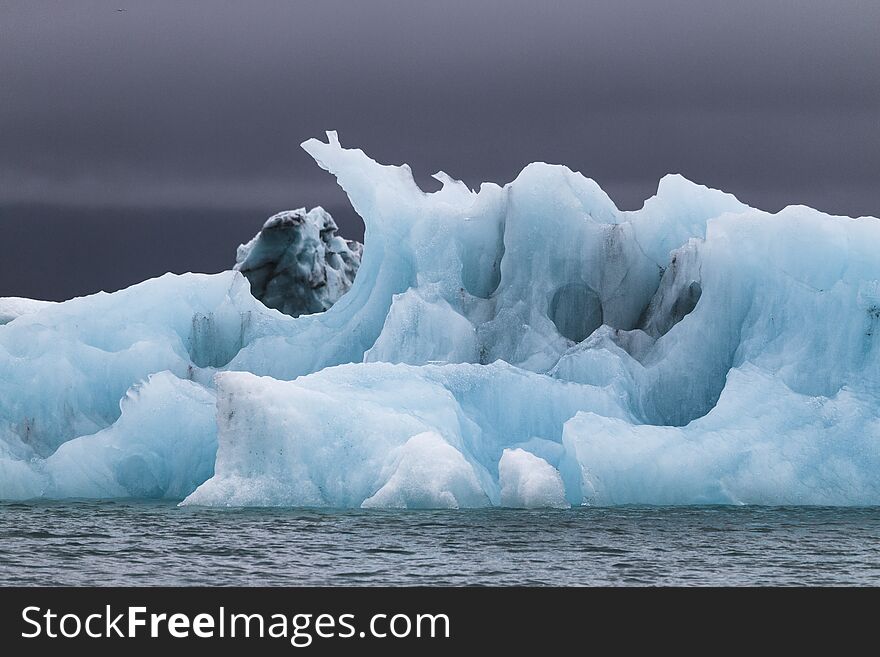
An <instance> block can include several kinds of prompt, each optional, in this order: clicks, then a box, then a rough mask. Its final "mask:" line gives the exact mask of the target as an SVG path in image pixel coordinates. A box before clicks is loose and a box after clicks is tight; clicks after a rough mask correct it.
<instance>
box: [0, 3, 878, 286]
mask: <svg viewBox="0 0 880 657" xmlns="http://www.w3.org/2000/svg"><path fill="white" fill-rule="evenodd" d="M117 9H125V11H117ZM878 26H880V2H876V1H873V0H872V1H858V0H829V1H827V2H817V1H814V0H801V1H781V0H736V1H735V2H733V1H725V2H707V1H705V0H672V1H668V0H667V1H664V2H657V1H656V0H638V1H627V0H608V1H599V2H590V1H587V0H581V1H571V2H550V1H548V0H543V1H541V2H534V1H533V2H522V1H518V0H505V1H502V0H498V1H481V0H468V1H462V2H451V1H440V0H437V1H435V2H421V1H416V0H347V1H345V2H340V1H337V0H321V1H320V2H304V1H301V2H268V1H249V2H235V3H233V2H219V1H215V2H194V1H192V0H189V1H187V2H179V1H176V0H169V1H157V0H153V1H150V2H133V1H130V0H114V1H113V2H98V1H88V0H78V1H77V2H41V1H38V0H20V1H10V0H4V1H3V2H2V3H0V242H2V244H3V254H4V255H3V258H2V259H0V295H4V294H5V295H28V296H36V297H43V298H55V299H58V298H66V297H69V296H72V295H77V294H83V293H87V292H92V291H96V290H98V289H106V290H114V289H118V288H119V287H121V286H124V285H128V284H130V283H132V282H135V281H137V280H140V279H142V278H145V277H149V276H154V275H158V274H160V273H163V272H164V271H167V270H173V271H187V270H196V271H217V270H220V269H223V268H227V267H228V266H230V265H231V264H232V261H233V260H234V253H235V247H236V246H237V244H238V243H239V242H240V241H242V240H244V239H247V238H248V237H249V236H250V235H251V234H253V233H254V232H255V231H256V230H257V229H258V227H259V225H260V223H261V221H262V220H263V219H265V217H266V216H268V214H270V213H272V212H274V211H277V210H281V209H286V208H292V207H298V206H302V205H308V206H312V205H316V204H322V205H324V206H325V207H327V208H328V209H329V210H330V211H331V212H333V213H334V214H335V215H336V216H337V217H338V219H339V223H340V224H341V225H342V227H343V229H344V231H345V232H346V233H348V234H350V235H352V236H355V237H357V236H359V235H360V234H361V230H362V229H361V227H360V226H359V225H358V223H357V219H356V218H355V217H354V215H353V213H352V211H351V209H350V207H348V206H347V204H346V200H345V197H344V195H343V194H342V192H341V191H340V190H339V189H338V188H337V187H336V186H335V182H334V181H333V179H332V177H330V176H329V175H328V174H326V173H325V172H323V171H321V170H320V169H319V168H318V167H317V166H316V165H315V164H314V163H313V162H312V161H311V160H310V158H309V157H308V156H307V155H306V153H305V152H304V151H302V150H301V149H300V148H299V143H300V142H302V141H303V140H304V139H307V138H309V137H312V136H323V132H324V131H325V130H328V129H336V130H338V131H339V133H340V138H341V140H342V142H343V144H345V145H352V146H359V147H361V148H363V149H364V150H365V151H367V153H369V154H370V155H372V156H373V157H374V158H376V159H378V160H380V161H383V162H389V163H400V162H408V163H409V164H410V165H411V166H412V168H413V170H414V172H415V173H416V177H417V179H418V180H419V181H421V182H424V181H426V180H427V176H428V175H430V174H431V173H433V172H435V171H437V170H439V169H442V170H444V171H447V172H448V173H450V174H451V175H454V176H456V177H460V178H462V179H463V180H465V181H466V182H468V183H470V184H471V185H476V184H478V183H479V182H481V181H483V180H492V181H495V182H500V183H503V182H508V181H510V180H511V179H513V177H515V175H516V174H517V172H518V171H519V170H520V169H521V168H522V167H523V166H524V165H525V164H527V163H528V162H530V161H533V160H544V161H549V162H558V163H563V164H567V165H569V166H571V167H572V168H574V169H577V170H580V171H582V172H583V173H584V174H585V175H588V176H591V177H593V178H595V179H596V180H597V181H598V182H599V183H600V184H601V185H602V186H603V187H604V188H605V189H606V190H607V191H608V193H609V194H610V195H611V197H612V198H613V199H614V200H615V201H616V202H617V203H618V205H619V206H620V207H622V208H624V209H633V208H637V207H640V206H641V203H642V201H643V200H644V199H645V198H647V197H648V196H650V195H651V194H652V193H653V192H654V191H655V189H656V184H657V180H658V179H659V178H660V177H661V176H662V175H663V174H665V173H668V172H680V173H682V174H684V175H685V176H687V177H688V178H690V179H692V180H695V181H697V182H701V183H704V184H708V185H711V186H715V187H720V188H723V189H725V190H727V191H730V192H733V193H735V194H736V195H737V196H739V197H740V198H741V199H742V200H744V201H746V202H748V203H750V204H752V205H756V206H758V207H762V208H765V209H768V210H777V209H779V208H781V207H783V206H784V205H786V204H789V203H803V204H807V205H812V206H814V207H817V208H820V209H822V210H825V211H828V212H834V213H839V214H848V215H864V214H869V215H875V216H876V215H880V72H878V71H880V37H878ZM426 186H429V185H426Z"/></svg>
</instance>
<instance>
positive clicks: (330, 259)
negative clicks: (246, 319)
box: [234, 207, 363, 317]
mask: <svg viewBox="0 0 880 657" xmlns="http://www.w3.org/2000/svg"><path fill="white" fill-rule="evenodd" d="M337 230H338V228H337V226H336V222H335V221H333V217H331V216H330V214H329V213H328V212H327V211H326V210H324V209H323V208H320V207H319V208H313V209H311V210H309V211H308V212H306V209H305V208H300V209H298V210H291V211H287V212H279V213H278V214H276V215H273V216H272V217H270V218H269V219H268V220H267V221H266V223H265V224H264V225H263V228H262V229H261V230H260V232H259V233H257V234H256V235H255V236H254V238H253V239H252V240H251V241H250V242H248V243H247V244H242V245H241V246H239V247H238V252H237V253H236V258H235V260H236V262H235V267H234V269H235V270H236V271H240V272H241V273H242V274H244V275H245V277H246V278H247V279H248V281H249V282H250V284H251V293H252V294H253V295H254V296H255V297H256V298H257V299H259V300H260V301H262V302H263V303H264V304H265V305H267V306H268V307H269V308H275V309H277V310H280V311H281V312H283V313H285V314H287V315H290V316H292V317H299V316H300V315H304V314H309V313H318V312H323V311H325V310H327V309H328V308H329V307H330V306H332V305H333V304H334V303H336V302H337V301H338V300H339V298H340V297H341V296H342V295H343V294H345V293H346V292H348V290H349V289H350V288H351V284H352V282H353V281H354V277H355V275H356V274H357V270H358V267H359V266H360V263H361V252H362V251H363V245H362V244H360V243H359V242H354V241H351V240H345V239H343V238H342V237H341V236H339V235H337V234H336V231H337Z"/></svg>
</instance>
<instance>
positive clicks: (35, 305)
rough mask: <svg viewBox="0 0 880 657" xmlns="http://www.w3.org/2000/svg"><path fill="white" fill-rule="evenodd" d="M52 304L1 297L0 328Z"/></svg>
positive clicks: (49, 302) (35, 300)
mask: <svg viewBox="0 0 880 657" xmlns="http://www.w3.org/2000/svg"><path fill="white" fill-rule="evenodd" d="M51 304H52V302H51V301H40V300H39V299H25V298H23V297H0V326H2V325H3V324H8V323H9V322H11V321H12V320H13V319H15V318H16V317H21V316H22V315H27V314H28V313H33V312H36V311H38V310H40V309H41V308H45V307H46V306H49V305H51Z"/></svg>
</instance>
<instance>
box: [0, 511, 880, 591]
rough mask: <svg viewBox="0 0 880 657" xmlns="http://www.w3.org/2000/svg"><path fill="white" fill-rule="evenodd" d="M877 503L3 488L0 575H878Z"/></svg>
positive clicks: (477, 581)
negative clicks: (373, 500)
mask: <svg viewBox="0 0 880 657" xmlns="http://www.w3.org/2000/svg"><path fill="white" fill-rule="evenodd" d="M878 584H880V508H825V507H822V508H817V507H783V508H771V507H613V508H578V509H572V510H552V511H550V510H547V511H518V510H499V509H488V510H467V511H351V510H303V509H248V510H241V509H228V510H226V509H223V510H220V509H201V508H191V507H190V508H178V507H177V506H176V505H175V504H173V503H167V502H157V503H144V502H131V503H129V502H96V503H91V502H81V503H69V502H67V503H42V502H41V503H2V504H0V585H291V586H295V585H407V586H412V585H528V586H531V585H878Z"/></svg>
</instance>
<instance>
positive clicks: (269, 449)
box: [0, 133, 880, 508]
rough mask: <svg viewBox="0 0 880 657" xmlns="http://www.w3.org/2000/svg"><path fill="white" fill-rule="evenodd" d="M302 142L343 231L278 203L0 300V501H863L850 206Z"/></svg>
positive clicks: (873, 359) (866, 402) (879, 232)
mask: <svg viewBox="0 0 880 657" xmlns="http://www.w3.org/2000/svg"><path fill="white" fill-rule="evenodd" d="M303 147H304V148H305V150H306V151H307V152H308V153H309V154H310V155H312V157H313V158H314V159H315V161H316V162H317V163H318V164H319V166H321V167H322V168H324V169H326V170H328V171H329V172H330V173H332V174H333V175H334V176H336V178H337V180H338V182H339V184H340V186H341V187H342V188H343V189H344V190H345V191H346V193H347V194H348V196H349V198H350V200H351V202H352V205H353V207H354V208H355V210H356V211H357V212H358V213H359V214H360V216H361V217H363V219H364V222H365V226H366V233H365V234H366V239H365V244H366V248H364V249H363V251H361V249H360V245H358V244H356V243H352V242H348V241H345V240H343V239H342V238H341V237H339V236H338V235H337V234H336V227H335V223H333V221H332V218H331V217H329V215H327V213H325V212H324V211H323V210H321V209H320V208H316V209H314V210H311V211H308V212H307V211H306V210H305V209H302V210H296V211H292V212H287V213H281V214H279V215H275V216H274V217H273V218H271V219H270V220H269V221H268V222H266V224H265V225H264V226H263V229H262V230H261V231H260V233H259V234H258V235H257V236H256V237H255V238H254V240H252V241H251V242H249V243H248V244H247V245H243V247H242V248H241V249H240V250H239V254H238V257H237V262H236V266H235V269H234V270H233V271H228V272H224V273H221V274H216V275H200V274H184V275H180V276H175V275H170V274H169V275H165V276H162V277H159V278H157V279H153V280H149V281H145V282H143V283H141V284H138V285H135V286H132V287H131V288H128V289H126V290H122V291H120V292H117V293H114V294H103V293H101V294H97V295H93V296H90V297H84V298H80V299H74V300H71V301H67V302H64V303H60V304H37V303H29V302H28V301H27V300H3V301H0V310H4V309H5V310H4V312H6V314H5V315H4V317H5V318H6V323H5V324H3V325H0V498H4V499H23V498H31V497H54V498H65V497H77V498H106V497H166V498H170V499H178V500H183V503H185V504H199V505H216V506H242V505H245V506H252V505H257V506H263V505H282V506H329V507H360V506H362V507H365V508H376V507H383V508H389V507H393V508H425V507H430V508H438V507H441V508H463V507H476V506H490V505H493V506H498V505H500V506H509V507H525V508H531V507H554V508H558V507H567V506H572V505H581V504H630V503H647V504H695V503H732V504H740V503H760V504H877V503H880V420H878V415H880V414H878V412H877V411H878V406H880V403H878V402H880V355H878V354H880V349H878V348H877V341H878V339H880V338H878V337H877V336H878V330H880V310H878V309H880V283H878V281H880V259H878V258H877V257H876V253H877V252H878V249H880V221H878V219H876V218H871V217H862V218H857V219H853V218H847V217H835V216H830V215H826V214H823V213H821V212H819V211H816V210H812V209H810V208H805V207H801V206H791V207H788V208H785V209H784V210H782V211H780V212H778V213H775V214H770V213H766V212H763V211H760V210H757V209H753V208H749V207H748V206H746V205H745V204H743V203H741V202H739V201H738V200H737V199H736V198H734V197H733V196H731V195H729V194H725V193H723V192H720V191H717V190H713V189H709V188H706V187H703V186H701V185H697V184H695V183H692V182H690V181H687V180H686V179H684V178H683V177H681V176H677V175H672V176H666V177H664V178H663V179H662V180H661V181H660V183H659V185H658V191H657V194H656V195H655V196H654V197H652V198H651V199H648V200H647V201H646V202H645V204H644V206H643V207H642V208H641V209H640V210H636V211H620V210H618V208H617V207H616V206H615V205H614V203H613V202H612V200H611V199H610V198H609V197H608V196H607V194H605V193H604V192H603V191H602V190H601V188H600V187H599V185H598V184H596V183H595V182H594V181H593V180H591V179H589V178H586V177H584V176H582V175H581V174H579V173H576V172H574V171H572V170H570V169H568V168H567V167H564V166H556V165H549V164H543V163H534V164H530V165H529V166H527V167H526V168H525V169H523V171H522V172H521V173H520V174H519V176H517V178H516V179H515V180H514V181H513V182H511V183H509V184H507V185H504V186H499V185H496V184H493V183H484V184H483V185H481V186H480V187H479V189H478V190H471V189H469V188H468V187H467V186H466V185H464V184H463V183H461V182H459V181H456V180H454V179H452V178H451V177H450V176H448V175H447V174H444V173H442V172H441V173H438V174H436V176H435V177H436V178H437V179H438V180H439V181H440V182H441V188H440V189H439V190H438V191H436V192H432V193H426V192H423V191H422V190H421V189H419V187H418V186H417V185H416V183H415V181H414V179H413V177H412V173H411V171H410V170H409V167H407V166H406V165H402V166H388V165H382V164H379V163H377V162H375V161H373V160H372V159H370V158H369V157H368V156H367V155H366V154H365V153H363V151H360V150H357V149H346V148H343V147H342V146H341V145H340V143H339V140H338V138H337V137H336V135H335V133H328V140H327V141H326V142H322V141H319V140H309V141H307V142H305V143H304V144H303ZM355 274H356V275H355ZM255 297H256V298H255ZM7 311H8V312H7ZM292 315H298V316H296V317H294V316H292Z"/></svg>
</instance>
